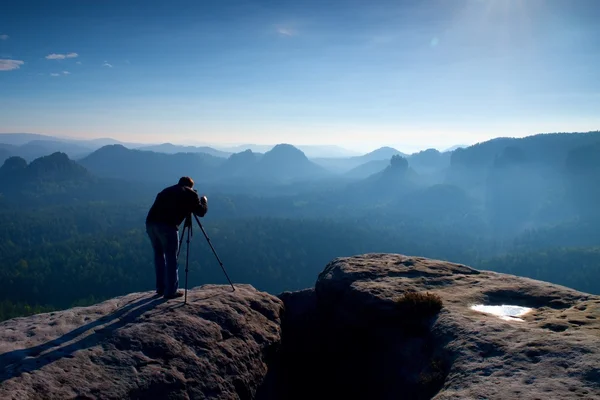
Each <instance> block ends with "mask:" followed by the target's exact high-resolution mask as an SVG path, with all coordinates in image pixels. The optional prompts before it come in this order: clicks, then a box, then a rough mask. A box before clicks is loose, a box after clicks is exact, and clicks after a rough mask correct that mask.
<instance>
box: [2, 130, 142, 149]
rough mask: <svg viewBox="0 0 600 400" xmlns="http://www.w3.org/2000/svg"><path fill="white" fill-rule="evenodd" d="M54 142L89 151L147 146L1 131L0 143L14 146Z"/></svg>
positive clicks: (106, 139) (108, 139) (109, 140)
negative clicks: (113, 147) (111, 146)
mask: <svg viewBox="0 0 600 400" xmlns="http://www.w3.org/2000/svg"><path fill="white" fill-rule="evenodd" d="M35 141H38V142H53V143H66V144H72V145H76V146H79V147H80V148H85V149H87V150H88V153H89V152H91V151H93V150H97V149H99V148H100V147H102V146H107V145H113V144H120V145H122V146H127V147H129V148H137V147H141V146H146V145H145V144H141V143H126V142H122V141H119V140H116V139H112V138H96V139H80V138H71V137H59V136H51V135H42V134H37V133H0V143H5V144H11V145H14V146H21V145H24V144H27V143H30V142H35ZM54 149H55V151H63V150H64V149H60V148H58V149H57V148H56V147H54Z"/></svg>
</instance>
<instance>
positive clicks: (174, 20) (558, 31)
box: [0, 0, 600, 152]
mask: <svg viewBox="0 0 600 400" xmlns="http://www.w3.org/2000/svg"><path fill="white" fill-rule="evenodd" d="M5 10H7V12H5V13H3V14H2V15H0V87H1V88H2V90H1V94H0V120H1V121H2V125H1V126H0V131H2V132H31V133H41V134H47V135H53V136H71V137H77V138H82V139H86V138H87V139H90V138H95V137H102V138H104V137H110V138H113V139H116V140H120V141H125V142H137V143H165V142H171V143H175V144H194V143H196V144H199V143H220V144H219V145H220V146H232V145H235V144H238V143H240V144H241V143H243V144H246V143H255V144H259V145H261V144H268V145H272V144H277V143H290V144H295V145H308V144H313V145H338V146H340V147H343V148H346V149H348V150H351V151H358V152H368V151H371V150H373V149H376V148H379V147H382V146H390V147H394V148H396V149H398V150H400V151H405V152H414V151H419V150H423V149H426V148H437V149H446V148H449V147H452V146H455V145H470V144H474V143H477V142H482V141H485V140H489V139H491V138H494V137H500V136H503V137H505V136H509V137H523V136H529V135H534V134H537V133H548V132H575V131H579V132H581V131H593V130H597V129H598V127H600V114H598V112H597V111H598V110H599V109H600V80H599V79H597V78H598V74H597V71H596V68H595V66H597V65H598V61H600V51H598V50H599V46H600V43H599V42H598V41H595V40H593V39H594V38H596V37H598V36H599V35H600V27H599V26H598V25H597V21H598V19H599V18H600V3H598V2H597V1H591V0H581V1H578V2H576V3H572V2H571V3H565V2H561V1H542V0H531V1H522V0H456V1H452V2H449V1H443V0H431V1H426V2H422V1H405V2H401V3H397V2H390V1H389V0H379V1H375V2H368V3H367V2H360V1H346V2H341V1H333V2H327V3H322V2H314V1H308V2H302V3H295V2H288V1H284V2H278V3H272V2H266V1H259V2H245V1H235V2H233V3H230V4H227V5H225V4H220V3H215V4H208V3H203V2H193V1H181V0H180V1H173V2H169V3H162V2H158V1H155V0H152V1H144V2H142V1H138V0H133V1H130V2H127V3H126V4H124V3H121V2H113V1H105V2H80V1H77V0H65V1H61V2H51V3H48V2H43V1H39V0H33V1H25V2H23V1H14V0H9V1H7V2H6V4H5Z"/></svg>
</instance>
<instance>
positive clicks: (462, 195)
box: [0, 132, 600, 320]
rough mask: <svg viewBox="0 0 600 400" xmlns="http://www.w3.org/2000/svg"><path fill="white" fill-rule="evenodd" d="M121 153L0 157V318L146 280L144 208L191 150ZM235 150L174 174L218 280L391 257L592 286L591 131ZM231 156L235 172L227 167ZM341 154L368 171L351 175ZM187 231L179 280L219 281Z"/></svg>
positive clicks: (597, 238) (594, 156)
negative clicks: (196, 211) (409, 144)
mask: <svg viewBox="0 0 600 400" xmlns="http://www.w3.org/2000/svg"><path fill="white" fill-rule="evenodd" d="M114 150H118V153H119V154H118V155H117V156H118V159H119V161H118V163H119V164H118V168H117V167H116V165H117V164H116V163H115V161H114V156H115V155H114V154H111V151H114ZM130 151H133V150H128V149H124V148H118V149H115V148H114V147H111V146H109V147H105V148H102V149H100V150H98V152H96V153H92V154H91V155H88V156H86V157H90V158H88V159H87V160H86V158H82V159H79V160H73V159H71V158H70V157H69V156H68V155H66V154H65V153H62V152H54V153H52V154H48V155H46V156H42V157H39V158H35V159H33V160H32V161H29V162H28V161H26V160H24V159H22V158H21V157H19V156H9V157H8V158H7V159H6V161H5V162H4V165H3V166H2V167H1V168H0V320H5V319H8V318H14V317H19V316H25V315H30V314H34V313H39V312H46V311H50V310H56V309H64V308H69V307H74V306H80V305H87V304H93V303H95V302H98V301H102V300H104V299H107V298H111V297H115V296H119V295H124V294H127V293H131V292H135V291H148V290H153V282H154V270H153V265H152V251H151V247H150V242H149V240H148V238H147V235H146V232H145V226H144V220H145V217H146V213H147V211H148V209H149V207H150V205H151V204H152V201H153V200H154V196H155V195H156V193H157V192H158V191H159V190H160V189H161V188H163V187H165V186H167V185H170V184H173V183H175V182H176V180H177V179H178V178H179V176H182V175H188V174H187V172H186V171H189V170H190V169H193V168H194V165H197V164H195V163H194V162H192V161H189V159H190V158H192V159H193V157H196V156H194V155H193V154H187V155H185V159H186V160H188V161H186V162H188V163H189V164H185V163H184V164H182V165H183V167H181V168H177V160H178V158H177V157H178V154H170V155H168V156H167V155H166V154H161V153H155V152H151V151H147V152H145V153H143V154H138V153H136V154H135V156H134V158H135V161H131V163H130V164H128V163H127V154H129V152H130ZM107 153H109V155H110V156H109V157H107ZM244 153H245V152H244ZM240 154H241V153H237V154H234V155H227V156H226V157H228V158H225V156H224V157H223V159H221V160H216V161H215V160H214V159H212V158H211V159H212V160H213V161H212V164H211V166H210V168H214V169H213V170H211V171H213V172H214V171H216V170H217V169H219V168H220V170H219V171H220V172H219V174H218V176H219V179H215V178H211V179H209V177H207V176H206V175H207V174H208V173H207V169H206V168H209V167H206V168H205V169H202V168H198V169H197V170H195V172H196V174H195V175H192V174H191V173H190V175H192V176H196V177H197V179H196V180H197V182H198V185H197V189H198V190H199V193H202V194H206V195H207V196H208V198H209V212H208V214H207V215H206V217H204V218H202V219H201V223H202V225H203V227H204V229H205V230H206V232H207V234H208V236H209V237H210V239H211V243H212V244H213V246H214V247H215V250H216V251H217V254H218V255H219V257H220V259H221V260H222V261H223V264H224V266H225V268H226V269H227V272H228V274H229V276H230V277H231V279H232V280H233V282H234V283H249V284H252V285H254V286H255V287H256V288H257V289H259V290H264V291H268V292H270V293H273V294H279V293H281V292H283V291H290V290H298V289H303V288H306V287H310V286H313V285H314V282H315V280H316V278H317V275H318V273H319V272H320V271H321V270H322V269H323V268H324V266H325V265H326V263H327V262H329V261H331V260H332V259H333V258H335V257H339V256H349V255H354V254H362V253H369V252H392V253H402V254H408V255H416V256H424V257H431V258H437V259H443V260H448V261H452V262H459V263H464V264H466V265H469V266H472V267H474V268H478V269H485V270H493V271H498V272H506V273H510V274H515V275H519V276H526V277H531V278H534V279H540V280H544V281H547V282H552V283H556V284H560V285H565V286H568V287H571V288H574V289H577V290H581V291H584V292H588V293H595V294H600V279H598V278H599V277H600V228H599V226H600V225H599V224H598V221H600V212H599V211H598V207H597V205H598V204H600V190H599V187H600V185H599V184H598V182H600V179H599V178H600V133H598V132H589V133H581V134H579V133H577V134H570V133H560V134H548V135H536V136H532V137H528V138H524V139H509V138H499V139H495V140H492V141H488V142H484V143H480V144H477V145H474V146H470V147H467V148H461V149H457V150H454V151H452V152H450V153H448V154H445V153H440V152H437V151H429V152H426V153H420V154H419V153H418V154H414V155H405V154H400V153H399V152H398V154H393V155H390V154H389V153H388V154H384V155H382V158H381V159H379V160H366V159H363V160H360V161H361V162H363V163H362V164H360V163H359V161H358V160H356V159H352V160H350V159H339V160H316V159H310V160H309V159H308V158H306V157H304V155H303V154H302V152H300V151H299V150H297V149H295V148H293V146H282V147H279V148H277V149H275V148H274V149H273V150H272V153H270V154H269V152H267V153H265V154H261V155H256V156H255V157H252V156H251V157H249V156H248V154H249V153H245V154H241V156H240ZM236 155H237V157H235V156H236ZM154 157H156V158H154ZM210 157H213V158H214V157H216V156H209V155H206V154H205V155H201V156H200V159H202V160H206V159H208V158H210ZM232 158H234V160H233V162H234V163H236V165H237V167H236V168H233V167H231V166H227V163H228V162H231V159H232ZM265 159H266V160H267V161H264V160H265ZM260 160H263V161H260ZM92 161H93V162H92ZM198 162H199V163H202V162H203V161H198ZM245 162H249V163H251V164H249V165H252V167H248V166H247V165H245V164H244V163H245ZM260 162H264V163H265V164H259V163H260ZM373 162H375V163H377V165H379V166H380V168H381V169H378V168H379V167H377V168H376V167H373V165H374V164H373ZM144 163H146V164H144ZM161 163H162V164H161ZM307 163H309V164H307ZM318 163H320V165H318ZM357 163H358V166H359V167H360V166H361V165H363V166H364V165H367V164H368V163H370V164H369V165H370V166H369V168H375V172H372V171H371V172H372V173H367V174H365V175H366V176H364V175H361V174H357V173H356V170H354V169H355V168H357ZM134 164H135V166H133V165H134ZM238 164H240V165H241V166H240V165H238ZM280 164H281V167H280V168H277V169H278V171H279V172H278V175H277V176H273V175H272V174H271V171H272V169H273V168H276V167H277V166H278V165H280ZM334 164H335V168H330V169H327V168H328V166H329V167H331V166H332V165H334ZM202 165H206V164H202ZM153 168H154V169H159V170H162V171H163V172H162V174H160V175H156V174H153V173H150V172H149V171H151V170H152V169H153ZM169 168H172V169H169ZM117 169H120V170H123V171H128V172H127V173H121V174H120V175H119V174H118V173H117ZM245 170H252V171H253V172H252V173H253V174H254V175H253V176H247V175H243V174H241V173H242V171H245ZM353 170H354V172H352V173H350V174H348V173H349V172H350V171H353ZM192 172H194V171H192ZM284 172H285V173H284ZM136 174H137V175H136ZM215 174H217V173H216V172H215ZM240 182H242V183H243V184H242V183H240ZM238 183H240V184H239V185H238ZM193 229H194V231H193V232H194V236H193V238H192V244H191V249H190V260H189V261H190V270H189V287H194V286H198V285H201V284H204V283H218V284H226V283H227V281H226V279H225V276H224V274H223V272H222V271H221V269H220V266H219V264H218V262H217V260H216V258H215V257H214V255H213V254H212V251H211V250H210V247H209V246H208V243H207V241H206V239H205V237H204V236H203V234H202V232H201V230H200V229H199V227H198V226H197V225H196V223H195V222H194V227H193ZM184 246H185V244H184ZM182 254H183V255H185V253H184V252H182ZM184 262H185V259H184V260H183V261H181V260H180V271H179V272H180V283H181V285H182V286H183V284H184V281H185V273H184Z"/></svg>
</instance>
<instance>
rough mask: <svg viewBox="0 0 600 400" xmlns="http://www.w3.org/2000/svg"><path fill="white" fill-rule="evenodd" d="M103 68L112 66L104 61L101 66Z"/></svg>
mask: <svg viewBox="0 0 600 400" xmlns="http://www.w3.org/2000/svg"><path fill="white" fill-rule="evenodd" d="M102 66H103V67H107V68H112V67H113V66H112V64H109V63H108V62H106V61H104V64H102Z"/></svg>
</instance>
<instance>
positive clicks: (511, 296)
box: [273, 254, 600, 400]
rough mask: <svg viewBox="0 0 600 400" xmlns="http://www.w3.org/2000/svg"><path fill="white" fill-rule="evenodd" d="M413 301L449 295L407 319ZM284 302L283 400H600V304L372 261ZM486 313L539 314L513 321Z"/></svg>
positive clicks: (402, 261)
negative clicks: (412, 297)
mask: <svg viewBox="0 0 600 400" xmlns="http://www.w3.org/2000/svg"><path fill="white" fill-rule="evenodd" d="M406 293H423V294H426V293H429V294H431V295H438V296H439V297H440V298H441V300H442V302H443V303H442V304H443V306H442V309H441V310H439V312H435V307H431V306H430V305H429V304H428V303H427V302H426V301H425V300H424V301H423V304H422V306H421V307H417V306H416V304H417V303H410V302H408V304H413V305H414V307H412V308H411V307H406V306H405V305H404V304H403V302H402V296H403V295H404V294H406ZM281 297H282V299H283V300H284V303H285V305H286V308H287V309H288V316H287V317H286V318H285V319H284V334H283V346H282V354H283V360H284V361H283V362H282V364H281V365H280V366H279V374H280V382H281V385H280V386H279V388H278V390H279V392H278V394H277V395H275V396H274V397H273V398H284V399H301V398H313V399H315V398H322V399H326V398H344V399H350V398H352V399H386V400H387V399H398V398H401V399H436V400H446V399H489V400H492V399H531V400H533V399H540V400H542V399H544V400H546V399H589V400H591V399H600V296H593V295H588V294H585V293H581V292H577V291H575V290H571V289H568V288H565V287H562V286H557V285H553V284H549V283H545V282H540V281H535V280H531V279H526V278H520V277H516V276H512V275H505V274H499V273H494V272H488V271H478V270H475V269H472V268H469V267H467V266H464V265H459V264H453V263H449V262H444V261H437V260H430V259H425V258H419V257H406V256H402V255H392V254H366V255H362V256H357V257H350V258H340V259H336V260H334V261H332V262H331V263H330V264H329V265H327V267H326V268H325V270H324V271H323V272H322V273H321V274H320V276H319V278H318V280H317V283H316V286H315V290H314V291H304V292H299V293H298V292H297V293H285V294H283V295H282V296H281ZM424 299H427V298H426V297H425V298H424ZM476 305H484V306H488V305H509V306H521V307H528V308H531V310H530V311H529V312H528V313H526V314H525V315H523V316H520V317H510V316H508V317H501V316H496V315H494V314H488V313H483V312H480V311H477V310H476V309H473V308H472V306H476ZM432 309H433V311H434V312H431V310H432ZM419 313H421V314H422V315H420V316H419Z"/></svg>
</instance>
